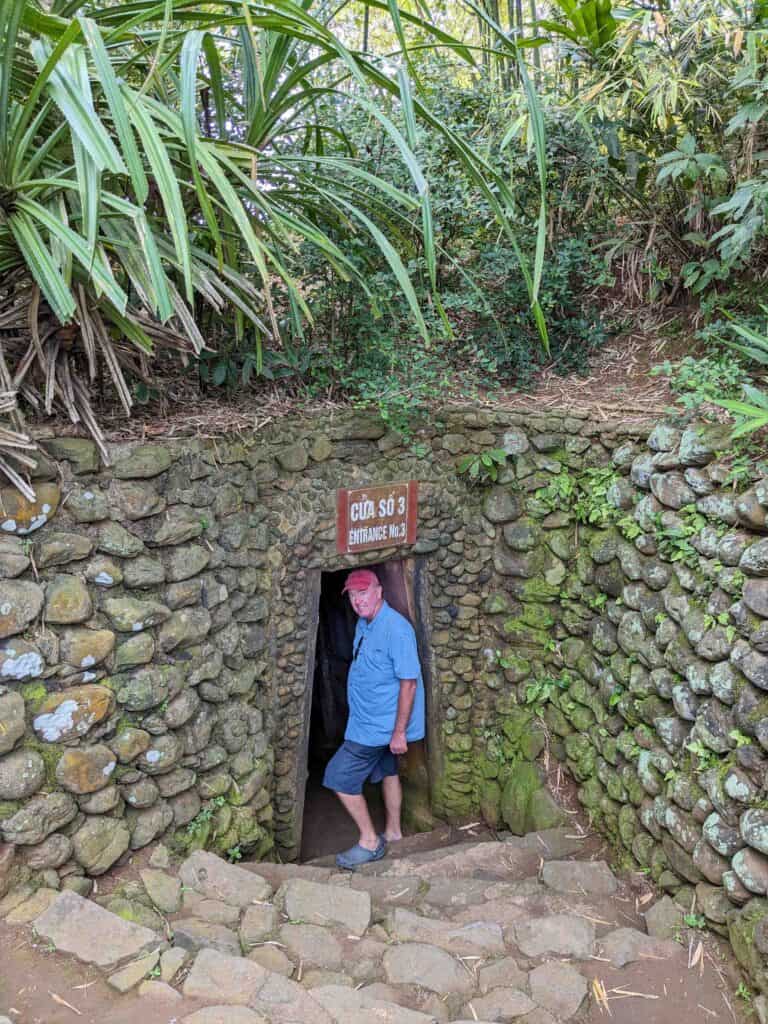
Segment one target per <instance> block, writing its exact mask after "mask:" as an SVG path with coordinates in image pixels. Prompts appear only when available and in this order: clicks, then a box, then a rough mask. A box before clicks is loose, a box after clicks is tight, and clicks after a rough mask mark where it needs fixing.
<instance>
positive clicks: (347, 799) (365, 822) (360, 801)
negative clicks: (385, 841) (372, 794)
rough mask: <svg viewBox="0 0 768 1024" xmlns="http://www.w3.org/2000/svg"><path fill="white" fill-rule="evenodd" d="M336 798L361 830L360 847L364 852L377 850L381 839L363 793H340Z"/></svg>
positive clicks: (337, 793)
mask: <svg viewBox="0 0 768 1024" xmlns="http://www.w3.org/2000/svg"><path fill="white" fill-rule="evenodd" d="M336 796H337V797H338V798H339V800H341V803H342V805H343V807H344V810H345V811H346V812H347V814H348V815H349V816H350V818H351V819H352V820H353V821H354V823H355V824H356V825H357V827H358V829H359V830H360V845H361V846H362V847H363V849H364V850H375V849H377V847H378V845H379V837H378V835H377V834H376V829H375V828H374V827H373V822H372V821H371V815H370V812H369V810H368V804H367V803H366V802H365V797H364V796H363V795H362V793H359V794H353V793H339V792H336Z"/></svg>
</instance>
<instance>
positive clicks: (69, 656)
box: [60, 629, 115, 668]
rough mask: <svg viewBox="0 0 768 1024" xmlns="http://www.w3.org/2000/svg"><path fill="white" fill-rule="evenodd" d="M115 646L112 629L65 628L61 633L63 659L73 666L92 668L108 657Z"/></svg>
mask: <svg viewBox="0 0 768 1024" xmlns="http://www.w3.org/2000/svg"><path fill="white" fill-rule="evenodd" d="M114 646H115V634H114V633H113V632H112V630H111V629H65V630H63V631H62V633H61V648H60V652H61V660H62V661H66V663H67V664H68V665H72V667H73V668H92V667H93V666H94V665H99V664H100V663H101V662H102V661H104V660H105V658H108V657H109V655H110V654H111V653H112V649H113V648H114Z"/></svg>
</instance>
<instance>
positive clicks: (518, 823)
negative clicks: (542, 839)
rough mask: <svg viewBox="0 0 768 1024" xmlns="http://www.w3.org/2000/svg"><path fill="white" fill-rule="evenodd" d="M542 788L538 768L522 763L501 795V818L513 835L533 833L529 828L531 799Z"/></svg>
mask: <svg viewBox="0 0 768 1024" xmlns="http://www.w3.org/2000/svg"><path fill="white" fill-rule="evenodd" d="M541 788H542V782H541V775H540V773H539V770H538V768H537V767H536V766H535V765H533V764H529V763H527V762H523V763H521V764H520V765H519V766H518V768H517V770H516V771H515V772H514V773H513V774H512V775H511V776H510V778H509V779H508V780H507V782H506V785H505V786H504V791H503V792H502V794H501V816H502V818H503V819H504V821H505V822H506V825H507V828H508V829H509V830H510V832H512V834H513V835H516V836H524V835H525V834H526V833H527V832H530V831H533V830H532V829H531V828H529V823H530V814H529V811H530V806H531V799H532V797H533V794H534V793H536V792H537V791H538V790H540V789H541Z"/></svg>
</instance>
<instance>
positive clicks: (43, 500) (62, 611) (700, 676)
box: [0, 409, 768, 987]
mask: <svg viewBox="0 0 768 1024" xmlns="http://www.w3.org/2000/svg"><path fill="white" fill-rule="evenodd" d="M726 443H727V442H726V438H725V435H724V433H723V431H721V430H712V429H711V428H709V429H708V430H698V429H696V428H688V429H686V430H685V431H684V432H680V431H677V430H675V429H673V428H672V427H669V426H665V425H661V426H657V427H655V428H653V429H652V424H648V423H642V422H628V421H623V422H619V421H616V422H611V421H606V422H599V423H598V422H592V421H590V420H589V419H588V418H587V417H586V416H584V415H579V414H575V413H570V414H569V415H549V414H548V415H536V414H522V413H511V412H490V411H487V410H473V409H464V410H462V409H453V410H450V411H445V412H444V413H443V414H442V415H439V416H436V417H435V418H434V420H432V421H431V422H430V423H429V424H428V425H425V426H423V427H421V428H420V429H418V430H417V431H416V432H415V433H414V436H413V437H412V438H410V439H408V440H404V439H402V438H400V437H399V436H398V435H395V434H392V433H389V432H386V431H385V428H384V426H383V425H382V424H380V423H379V422H377V421H375V420H374V419H372V418H369V417H365V416H360V415H351V414H344V415H339V416H337V417H334V418H328V419H327V420H325V421H323V422H317V421H316V422H309V421H308V422H297V421H290V422H289V423H288V422H282V423H280V424H277V425H275V426H274V428H271V429H270V430H269V431H262V432H261V433H259V434H257V435H255V436H252V437H238V438H220V439H217V440H216V441H213V440H208V441H174V442H172V443H171V442H167V443H163V444H152V445H134V446H124V447H122V448H121V447H115V448H114V450H113V452H112V455H113V465H112V467H111V468H109V469H101V468H100V467H99V466H98V464H97V461H96V454H95V449H94V448H93V446H92V445H91V444H90V442H88V441H84V440H76V439H69V440H67V439H59V440H49V441H47V442H45V447H46V449H47V451H48V454H49V457H50V461H46V463H45V464H44V465H41V467H40V470H39V475H40V479H39V481H38V482H39V486H38V501H37V503H36V504H35V505H34V506H28V505H27V504H26V503H25V502H24V501H23V499H19V498H18V497H17V496H16V495H15V493H14V492H11V491H9V490H4V491H3V492H2V495H1V497H2V502H3V506H2V508H0V530H2V532H1V533H0V538H1V539H0V829H1V830H2V837H3V840H4V841H5V842H6V843H7V844H12V847H13V848H15V850H16V856H15V859H14V861H13V863H14V865H15V866H14V867H13V869H12V870H10V871H9V870H8V869H7V866H8V865H9V864H10V863H11V858H10V856H9V854H8V853H7V852H6V853H5V855H4V858H3V857H0V862H2V863H3V864H5V865H6V871H5V876H6V883H5V884H7V879H10V878H11V876H12V875H14V877H18V876H19V874H20V873H29V872H30V871H31V872H35V873H37V874H38V875H40V873H43V877H45V880H46V881H47V883H48V884H56V885H63V886H68V887H75V888H77V889H80V890H81V891H86V890H87V888H88V886H89V878H90V876H92V875H97V874H99V873H100V872H103V871H105V870H107V869H108V868H109V867H110V866H111V865H112V864H114V863H117V862H119V860H120V858H121V857H123V856H125V855H126V854H127V852H128V851H129V850H131V849H138V848H140V847H142V846H144V845H146V844H147V843H149V842H151V841H152V840H153V839H155V838H159V837H160V836H161V835H162V836H164V837H165V840H166V841H172V842H173V843H175V844H176V845H177V846H179V847H187V848H189V847H190V846H201V845H205V846H208V847H212V848H214V849H216V850H218V851H219V852H222V853H226V852H227V851H233V850H234V851H237V852H236V853H235V855H238V854H242V855H244V856H255V857H263V856H265V855H268V854H269V851H270V849H271V847H272V844H273V843H275V844H276V845H277V847H278V849H279V851H280V853H281V855H282V856H284V857H295V856H296V855H297V853H298V846H299V841H300V829H301V805H302V796H301V792H302V784H303V778H304V772H305V769H306V730H307V726H308V721H307V718H308V711H309V706H310V704H309V693H310V685H311V679H312V671H313V666H314V641H315V637H314V620H313V615H314V613H315V612H316V609H317V602H318V598H319V588H320V573H321V571H330V570H336V569H341V568H346V567H349V566H352V565H363V564H374V563H377V562H381V561H385V560H387V559H392V558H403V557H408V558H411V559H414V560H415V562H416V564H417V566H418V576H419V580H420V600H419V610H420V618H421V635H422V639H423V640H424V641H425V650H424V653H425V660H426V662H427V664H426V668H427V673H426V674H427V683H428V693H427V703H428V713H429V717H430V724H429V733H428V749H429V768H430V776H431V780H430V781H431V791H432V804H433V810H434V811H435V813H436V814H437V815H439V816H445V817H450V818H460V817H462V816H464V815H467V814H477V813H478V812H482V814H483V815H484V816H485V818H486V819H487V820H488V821H489V822H491V823H493V824H499V825H502V826H506V827H508V828H510V829H512V830H513V831H516V832H524V831H525V830H526V829H529V828H534V827H543V826H546V825H548V824H553V823H555V822H556V821H557V820H558V817H559V812H558V809H557V808H556V806H555V805H554V804H553V802H552V800H551V798H550V797H549V795H548V793H547V791H546V789H545V787H544V786H543V784H542V772H541V769H540V767H539V765H538V764H537V763H536V759H537V757H538V755H539V754H540V753H541V751H542V749H543V748H544V746H545V745H546V746H547V747H548V749H549V751H550V753H552V754H554V756H555V757H557V758H558V759H559V760H561V761H562V762H564V763H565V764H567V765H568V767H569V768H570V770H571V772H572V773H573V775H574V777H575V779H576V780H577V782H578V785H579V798H580V800H581V802H582V803H583V805H584V806H585V807H586V808H587V810H588V811H589V813H590V815H591V816H592V818H593V820H594V821H595V823H596V825H597V826H598V827H599V828H600V829H601V830H602V831H603V832H605V834H606V835H608V836H609V837H610V838H611V839H612V841H613V842H614V844H615V846H616V848H617V850H619V851H621V852H622V854H623V856H624V857H625V858H626V860H627V862H628V863H632V864H634V865H639V866H640V867H641V868H643V869H645V870H647V871H648V872H649V873H650V874H651V875H652V877H653V878H654V879H655V880H656V881H658V882H659V884H661V885H662V886H663V887H664V888H667V889H668V890H669V891H671V892H673V893H679V894H680V896H681V898H685V899H688V898H689V896H690V895H692V892H689V888H691V887H693V886H696V892H697V896H698V906H699V907H700V908H701V912H702V913H704V914H705V915H706V917H707V919H708V921H709V922H710V924H711V925H712V926H713V927H714V928H716V929H718V930H721V931H723V932H728V931H729V932H730V935H731V939H732V942H733V944H734V948H735V949H736V952H737V954H738V955H739V956H740V958H741V959H742V961H743V962H745V964H746V965H747V966H748V969H749V970H750V972H751V973H752V975H753V977H755V978H756V980H757V981H758V984H760V985H761V987H766V985H764V979H763V974H762V971H763V956H762V954H763V947H765V948H766V949H768V939H766V938H764V937H763V931H762V920H763V918H764V917H765V915H766V912H767V911H768V903H766V900H765V896H766V891H767V890H768V839H766V836H767V835H768V810H766V807H768V793H767V792H766V787H767V786H768V783H766V775H765V772H766V764H767V763H768V762H766V759H765V751H766V749H768V697H766V696H765V692H766V691H767V690H768V537H767V536H766V535H767V534H768V525H766V516H767V515H768V483H767V482H766V481H765V480H754V479H748V478H746V479H744V480H743V482H741V484H740V486H734V484H733V482H732V481H731V479H730V475H729V474H730V471H729V466H728V464H727V461H724V460H723V459H721V458H718V457H717V455H716V452H717V451H718V450H719V449H720V448H721V447H723V446H725V445H726ZM490 449H503V451H504V452H505V453H506V461H505V463H504V465H503V466H501V467H500V469H499V478H498V481H497V482H496V483H495V484H486V485H485V486H480V485H476V486H472V485H471V484H470V482H469V478H468V474H463V475H462V474H459V473H457V462H459V461H460V460H461V459H462V458H464V457H466V456H468V455H475V456H479V455H481V454H482V453H484V452H487V451H488V450H490ZM54 460H55V461H54ZM481 475H482V470H481ZM406 479H417V480H418V481H419V485H420V503H419V528H418V539H417V542H416V544H415V545H414V546H412V547H400V548H392V549H388V550H384V551H373V552H369V553H367V554H366V555H365V556H362V557H361V556H359V555H358V556H343V555H338V554H337V553H336V544H335V491H336V488H338V487H342V486H345V487H354V486H360V485H364V484H374V483H386V482H388V481H396V480H406ZM2 873H3V869H2V867H0V875H1V874H2ZM14 873H15V874H14ZM2 884H3V883H0V888H1V887H2ZM766 935H767V936H768V918H766ZM765 981H766V984H768V976H766V979H765Z"/></svg>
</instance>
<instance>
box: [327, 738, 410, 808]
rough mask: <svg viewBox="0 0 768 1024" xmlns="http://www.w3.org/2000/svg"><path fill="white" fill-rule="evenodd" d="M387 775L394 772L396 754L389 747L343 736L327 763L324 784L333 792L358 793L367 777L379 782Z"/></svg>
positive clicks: (395, 773)
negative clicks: (365, 743) (359, 741)
mask: <svg viewBox="0 0 768 1024" xmlns="http://www.w3.org/2000/svg"><path fill="white" fill-rule="evenodd" d="M388 775H397V757H396V755H395V754H393V753H392V751H391V750H390V749H389V747H366V746H364V745H363V744H362V743H355V742H354V740H344V742H343V743H342V744H341V746H340V747H339V749H338V750H337V751H336V753H335V754H334V755H333V757H332V758H331V760H330V761H329V762H328V764H327V765H326V768H325V775H324V776H323V785H324V786H325V787H326V788H327V789H332V790H333V791H334V792H335V793H344V794H346V795H348V796H357V795H358V794H359V793H362V792H363V784H364V783H365V782H366V780H368V779H370V781H371V782H381V780H382V779H385V778H386V777H387V776H388Z"/></svg>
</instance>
